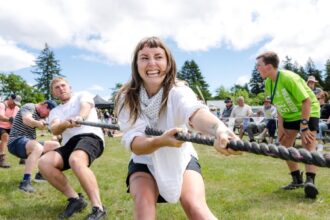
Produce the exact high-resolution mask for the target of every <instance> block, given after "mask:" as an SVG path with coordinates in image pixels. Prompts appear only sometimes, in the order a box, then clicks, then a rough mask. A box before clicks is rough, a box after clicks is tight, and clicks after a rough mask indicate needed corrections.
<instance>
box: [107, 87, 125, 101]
mask: <svg viewBox="0 0 330 220" xmlns="http://www.w3.org/2000/svg"><path fill="white" fill-rule="evenodd" d="M122 86H123V84H122V83H116V85H115V87H114V88H111V90H112V92H111V98H110V100H111V101H112V102H113V103H114V102H115V98H116V95H117V93H118V92H119V89H120V88H121V87H122Z"/></svg>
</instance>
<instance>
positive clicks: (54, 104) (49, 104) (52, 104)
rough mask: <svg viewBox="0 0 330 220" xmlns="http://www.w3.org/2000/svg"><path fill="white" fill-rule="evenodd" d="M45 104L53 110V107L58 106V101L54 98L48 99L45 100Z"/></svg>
mask: <svg viewBox="0 0 330 220" xmlns="http://www.w3.org/2000/svg"><path fill="white" fill-rule="evenodd" d="M44 104H47V108H48V109H49V110H52V109H53V108H55V107H56V106H57V103H56V102H55V101H53V100H46V101H44Z"/></svg>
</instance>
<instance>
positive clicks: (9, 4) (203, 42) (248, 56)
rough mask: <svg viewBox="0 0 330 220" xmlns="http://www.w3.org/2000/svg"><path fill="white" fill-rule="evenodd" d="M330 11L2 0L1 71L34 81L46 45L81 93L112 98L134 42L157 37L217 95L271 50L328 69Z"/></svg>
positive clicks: (197, 0)
mask: <svg viewBox="0 0 330 220" xmlns="http://www.w3.org/2000/svg"><path fill="white" fill-rule="evenodd" d="M329 8H330V2H329V1H326V0H291V1H287V0H274V1H263V0H250V1H240V0H232V1H225V0H208V1H204V0H181V1H177V0H167V1H164V0H154V1H152V2H150V1H148V0H140V1H133V0H123V1H115V0H98V1H92V0H70V1H64V0H63V1H51V0H30V1H19V0H11V1H5V0H0V60H1V62H0V72H6V73H9V72H14V73H17V74H20V75H21V76H22V77H23V78H24V79H25V80H26V81H27V82H28V83H30V84H34V80H33V79H34V78H35V75H33V74H31V68H30V66H31V65H33V64H34V60H35V58H36V57H37V56H38V55H39V53H40V51H41V50H42V49H43V47H44V44H45V42H47V43H48V44H49V46H50V47H51V49H52V50H53V51H54V52H55V55H56V58H57V59H58V60H59V61H60V65H61V67H62V69H63V72H62V73H63V74H64V75H65V76H67V78H68V80H69V81H70V82H71V84H72V87H73V89H74V90H75V91H81V90H88V91H90V92H92V93H93V94H100V95H101V96H102V97H104V98H109V95H110V93H111V88H113V87H114V86H115V84H116V83H118V82H119V83H124V82H126V81H127V80H128V79H129V76H130V60H131V55H132V51H133V49H134V46H135V45H136V43H137V42H138V41H139V40H140V39H141V38H143V37H145V36H159V37H161V38H163V39H164V40H165V41H166V42H167V43H168V45H169V47H170V48H171V51H172V53H173V54H174V56H175V58H176V61H177V66H178V69H180V68H181V67H182V65H183V63H184V61H185V60H191V59H194V60H195V61H196V62H197V64H198V65H199V67H200V69H201V71H202V74H203V76H204V77H205V80H206V81H207V83H208V84H209V85H210V91H211V92H212V93H214V92H215V90H216V89H217V88H218V87H219V86H221V85H224V86H225V87H227V88H230V87H231V86H233V85H234V84H241V83H245V82H247V81H248V80H249V77H250V76H251V71H252V69H253V66H254V62H255V56H256V55H257V54H258V53H260V52H262V51H265V50H274V51H276V52H277V53H278V54H279V55H280V57H281V58H284V56H286V55H289V56H291V57H292V58H293V59H294V60H296V61H298V62H299V63H300V64H305V62H306V60H307V59H308V58H309V57H311V58H312V59H313V60H314V62H315V63H316V65H317V66H319V67H320V68H323V65H324V64H325V62H326V60H327V59H329V58H330V50H329V48H330V40H329V39H330V15H329V13H328V9H329Z"/></svg>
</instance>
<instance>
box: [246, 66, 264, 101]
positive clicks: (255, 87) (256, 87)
mask: <svg viewBox="0 0 330 220" xmlns="http://www.w3.org/2000/svg"><path fill="white" fill-rule="evenodd" d="M249 85H250V92H251V93H252V94H254V95H257V94H259V93H261V92H264V91H265V89H264V80H263V79H262V78H261V76H260V73H259V72H258V70H257V65H254V69H253V71H252V77H251V79H250V82H249Z"/></svg>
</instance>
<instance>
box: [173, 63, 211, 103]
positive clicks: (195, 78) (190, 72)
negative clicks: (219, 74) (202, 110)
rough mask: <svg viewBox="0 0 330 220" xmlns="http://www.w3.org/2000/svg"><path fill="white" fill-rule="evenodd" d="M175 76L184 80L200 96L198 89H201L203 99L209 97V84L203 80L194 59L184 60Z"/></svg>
mask: <svg viewBox="0 0 330 220" xmlns="http://www.w3.org/2000/svg"><path fill="white" fill-rule="evenodd" d="M177 77H178V78H179V79H181V80H184V81H186V82H187V83H188V84H189V86H190V88H191V89H192V90H193V91H194V92H195V93H196V94H197V95H198V96H201V94H200V93H199V91H198V90H200V91H201V93H202V96H203V97H200V98H202V99H203V98H204V99H205V101H206V100H208V99H210V98H211V93H210V91H209V89H208V87H209V85H208V84H207V83H206V81H205V80H204V77H203V75H202V73H201V71H200V69H199V67H198V65H197V64H196V62H195V61H194V60H191V61H188V60H187V61H185V62H184V64H183V67H182V69H181V71H179V72H178V75H177Z"/></svg>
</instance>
